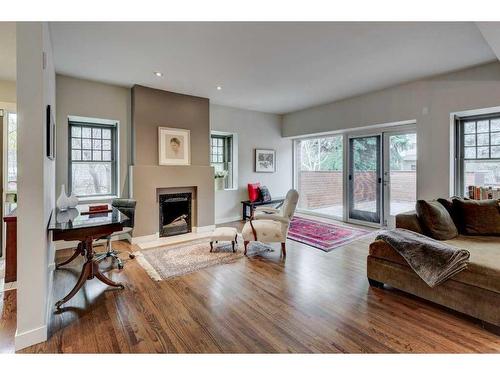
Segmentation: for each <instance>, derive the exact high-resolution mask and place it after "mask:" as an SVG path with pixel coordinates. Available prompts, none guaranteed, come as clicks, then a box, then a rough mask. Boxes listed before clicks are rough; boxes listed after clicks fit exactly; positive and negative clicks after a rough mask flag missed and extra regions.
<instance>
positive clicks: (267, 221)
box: [242, 189, 299, 256]
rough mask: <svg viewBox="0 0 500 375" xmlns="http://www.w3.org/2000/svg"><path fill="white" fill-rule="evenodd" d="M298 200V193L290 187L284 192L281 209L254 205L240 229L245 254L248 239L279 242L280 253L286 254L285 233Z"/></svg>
mask: <svg viewBox="0 0 500 375" xmlns="http://www.w3.org/2000/svg"><path fill="white" fill-rule="evenodd" d="M298 201H299V193H298V192H297V190H294V189H291V190H289V191H288V193H287V194H286V197H285V201H284V202H283V206H282V207H281V209H276V208H272V207H264V206H259V207H256V209H255V210H254V213H253V215H252V217H251V218H250V221H248V222H247V223H245V225H244V226H243V230H242V235H243V241H244V244H245V254H246V253H247V246H248V243H249V242H250V241H260V242H281V255H283V256H286V246H285V241H286V235H287V233H288V228H289V226H290V221H291V220H292V217H293V214H294V213H295V208H296V207H297V202H298Z"/></svg>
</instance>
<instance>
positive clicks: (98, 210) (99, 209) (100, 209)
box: [82, 204, 112, 215]
mask: <svg viewBox="0 0 500 375" xmlns="http://www.w3.org/2000/svg"><path fill="white" fill-rule="evenodd" d="M111 211H112V210H111V208H110V207H109V205H107V204H94V205H89V210H88V211H87V212H82V215H90V214H102V213H106V212H111Z"/></svg>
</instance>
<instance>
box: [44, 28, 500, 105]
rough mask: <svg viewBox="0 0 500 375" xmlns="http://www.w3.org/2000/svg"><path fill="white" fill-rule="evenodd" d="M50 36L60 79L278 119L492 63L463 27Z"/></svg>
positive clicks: (56, 31) (473, 32) (55, 31)
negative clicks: (159, 92)
mask: <svg viewBox="0 0 500 375" xmlns="http://www.w3.org/2000/svg"><path fill="white" fill-rule="evenodd" d="M50 29H51V36H52V43H53V49H54V54H55V66H56V70H57V72H59V73H62V74H67V75H72V76H76V77H81V78H87V79H92V80H98V81H104V82H109V83H113V84H119V85H124V86H132V85H133V84H141V85H145V86H150V87H155V88H159V89H164V90H169V91H174V92H179V93H184V94H190V95H197V96H203V97H208V98H210V100H211V101H212V102H214V103H218V104H224V105H228V106H233V107H238V108H246V109H253V110H259V111H264V112H271V113H280V114H281V113H288V112H292V111H296V110H299V109H303V108H306V107H310V106H314V105H318V104H322V103H326V102H330V101H334V100H339V99H342V98H347V97H350V96H354V95H358V94H362V93H365V92H369V91H373V90H377V89H381V88H385V87H389V86H392V85H396V84H399V83H402V82H407V81H411V80H415V79H419V78H423V77H426V76H430V75H435V74H440V73H444V72H448V71H453V70H458V69H462V68H465V67H468V66H472V65H477V64H481V63H485V62H489V61H493V60H495V59H496V57H495V54H494V53H493V52H492V50H491V49H490V47H489V45H488V44H487V43H486V42H485V40H484V39H483V36H482V35H481V33H480V31H479V30H478V28H477V27H476V25H475V24H474V23H472V22H442V23H429V22H420V23H411V22H397V23H388V22H382V23H380V22H377V23H374V22H357V23H341V22H328V23H306V22H304V23H298V22H293V23H277V22H273V23H256V22H250V23H233V22H229V23H211V22H208V23H174V22H161V23H143V22H135V23H134V22H120V23H117V22H105V23H88V22H80V23H75V22H64V23H51V24H50ZM154 71H160V72H163V73H164V76H163V78H157V77H155V76H154V75H153V72H154ZM217 85H221V86H222V87H223V89H222V90H221V91H217V90H216V86H217Z"/></svg>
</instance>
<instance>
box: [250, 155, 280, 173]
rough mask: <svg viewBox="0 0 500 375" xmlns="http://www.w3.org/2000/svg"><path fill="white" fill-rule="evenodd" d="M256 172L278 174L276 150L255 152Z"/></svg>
mask: <svg viewBox="0 0 500 375" xmlns="http://www.w3.org/2000/svg"><path fill="white" fill-rule="evenodd" d="M255 172H267V173H273V172H276V151H275V150H262V149H256V150H255Z"/></svg>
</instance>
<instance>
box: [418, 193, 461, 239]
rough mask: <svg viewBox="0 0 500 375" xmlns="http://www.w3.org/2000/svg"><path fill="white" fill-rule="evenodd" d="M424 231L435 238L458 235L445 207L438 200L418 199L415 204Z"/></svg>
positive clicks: (447, 237) (449, 237)
mask: <svg viewBox="0 0 500 375" xmlns="http://www.w3.org/2000/svg"><path fill="white" fill-rule="evenodd" d="M415 210H416V211H417V216H418V219H419V220H420V223H421V224H422V226H423V227H424V231H425V233H426V234H427V235H429V236H430V237H432V238H434V239H436V240H449V239H452V238H455V237H456V236H458V230H457V227H456V226H455V223H453V219H452V218H451V216H450V214H449V213H448V211H446V208H444V206H443V205H442V204H441V203H439V202H438V201H425V200H418V201H417V204H416V205H415Z"/></svg>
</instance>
